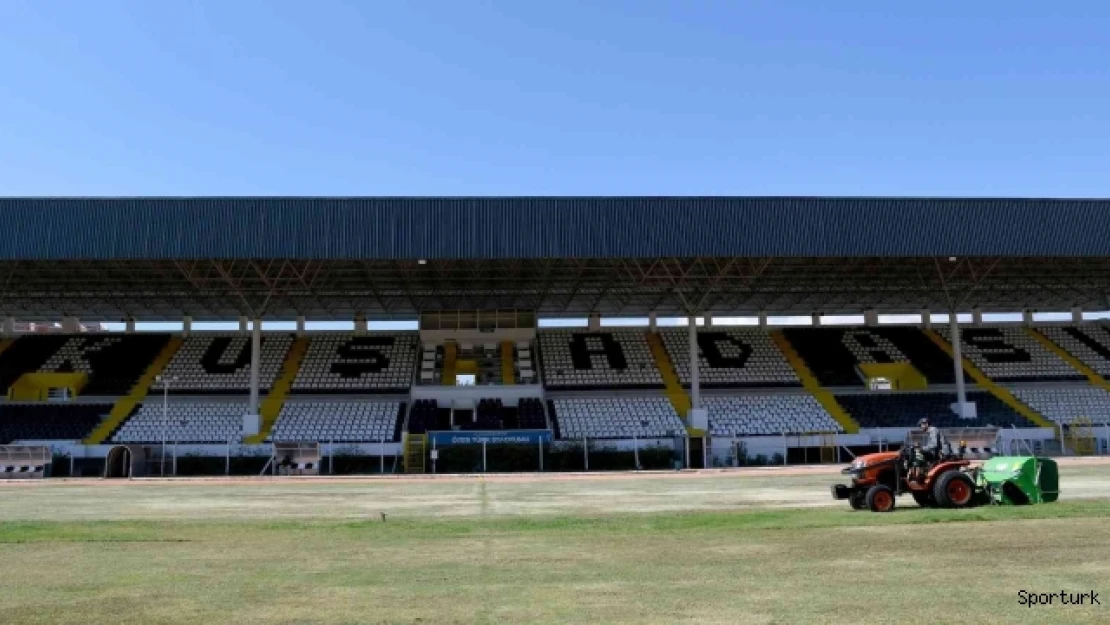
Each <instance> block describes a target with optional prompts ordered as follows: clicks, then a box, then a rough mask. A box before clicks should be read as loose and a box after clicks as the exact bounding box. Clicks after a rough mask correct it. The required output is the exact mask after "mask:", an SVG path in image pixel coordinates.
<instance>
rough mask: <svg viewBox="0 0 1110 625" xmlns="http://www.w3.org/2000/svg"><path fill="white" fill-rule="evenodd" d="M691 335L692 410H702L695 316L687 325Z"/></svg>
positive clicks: (691, 317) (690, 318)
mask: <svg viewBox="0 0 1110 625" xmlns="http://www.w3.org/2000/svg"><path fill="white" fill-rule="evenodd" d="M686 327H687V328H689V334H690V408H692V409H694V410H697V409H698V408H701V379H700V375H699V373H698V324H697V320H696V319H695V317H694V316H693V315H691V316H690V317H689V323H687V324H686Z"/></svg>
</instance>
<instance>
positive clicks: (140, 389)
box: [85, 336, 184, 445]
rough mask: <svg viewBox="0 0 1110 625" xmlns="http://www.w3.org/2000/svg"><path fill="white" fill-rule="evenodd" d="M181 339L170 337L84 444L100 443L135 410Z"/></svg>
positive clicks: (168, 362) (174, 352) (177, 347)
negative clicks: (129, 390) (128, 391)
mask: <svg viewBox="0 0 1110 625" xmlns="http://www.w3.org/2000/svg"><path fill="white" fill-rule="evenodd" d="M183 342H184V341H183V339H182V338H181V337H179V336H175V337H172V338H170V340H169V341H167V342H166V345H165V347H163V348H162V351H161V353H159V354H158V356H157V357H156V358H155V359H154V361H153V362H151V363H150V366H148V367H147V369H146V372H145V373H143V376H142V377H141V378H139V381H138V382H135V385H134V386H132V387H131V392H130V393H128V394H127V395H126V396H124V397H121V398H119V399H118V400H117V401H116V403H115V404H114V405H113V406H112V410H111V412H109V413H108V416H107V417H106V418H105V419H104V421H102V422H101V423H100V425H98V426H97V427H96V428H95V429H93V431H92V432H90V433H89V437H88V438H86V439H85V444H86V445H100V444H102V443H104V442H105V441H107V440H108V437H110V436H111V435H112V433H113V432H115V431H116V430H117V429H118V428H119V426H120V425H122V424H123V422H124V421H126V420H127V418H128V417H130V416H131V414H132V413H133V412H134V411H135V407H136V406H138V405H139V404H140V403H142V401H143V399H145V398H146V396H147V393H149V392H150V387H151V385H152V384H154V379H155V378H157V377H158V375H159V374H161V373H162V371H163V370H165V368H166V365H168V364H170V360H171V359H172V358H173V356H174V354H176V353H177V350H178V349H180V348H181V344H182V343H183Z"/></svg>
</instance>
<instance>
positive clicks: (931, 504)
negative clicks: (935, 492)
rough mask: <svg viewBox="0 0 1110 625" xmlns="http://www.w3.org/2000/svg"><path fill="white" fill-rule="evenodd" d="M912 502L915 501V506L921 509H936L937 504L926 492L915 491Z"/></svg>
mask: <svg viewBox="0 0 1110 625" xmlns="http://www.w3.org/2000/svg"><path fill="white" fill-rule="evenodd" d="M913 500H914V501H916V502H917V505H919V506H921V507H922V508H935V507H937V502H936V501H935V500H934V499H933V496H932V495H931V494H929V493H926V492H921V491H916V490H915V491H913Z"/></svg>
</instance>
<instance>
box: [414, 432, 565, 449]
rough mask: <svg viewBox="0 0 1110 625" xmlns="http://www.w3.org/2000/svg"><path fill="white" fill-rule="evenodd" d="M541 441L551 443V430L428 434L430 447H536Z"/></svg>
mask: <svg viewBox="0 0 1110 625" xmlns="http://www.w3.org/2000/svg"><path fill="white" fill-rule="evenodd" d="M540 441H543V442H545V443H550V442H551V430H504V431H501V430H493V431H481V432H465V431H460V432H428V444H429V445H430V444H433V443H434V444H436V445H481V444H482V443H486V444H487V445H526V444H532V445H536V444H538V443H539V442H540Z"/></svg>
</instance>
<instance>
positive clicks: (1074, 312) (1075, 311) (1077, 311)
mask: <svg viewBox="0 0 1110 625" xmlns="http://www.w3.org/2000/svg"><path fill="white" fill-rule="evenodd" d="M1071 322H1072V323H1077V324H1078V323H1083V309H1082V308H1080V307H1079V306H1076V307H1075V308H1072V309H1071Z"/></svg>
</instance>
